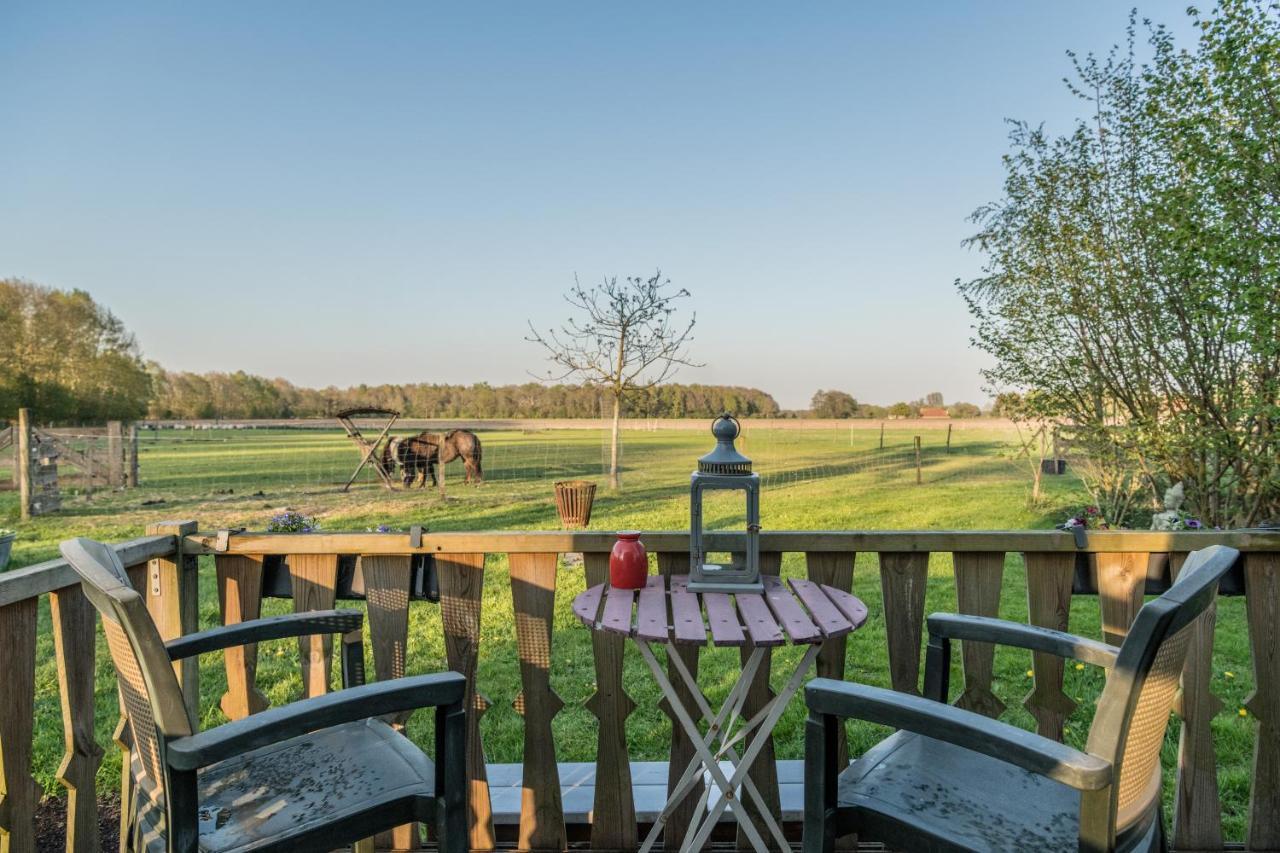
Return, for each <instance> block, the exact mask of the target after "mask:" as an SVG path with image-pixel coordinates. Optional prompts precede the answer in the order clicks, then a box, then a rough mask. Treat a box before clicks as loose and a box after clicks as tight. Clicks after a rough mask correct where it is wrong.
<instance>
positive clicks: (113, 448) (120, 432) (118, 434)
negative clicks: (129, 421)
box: [107, 421, 125, 489]
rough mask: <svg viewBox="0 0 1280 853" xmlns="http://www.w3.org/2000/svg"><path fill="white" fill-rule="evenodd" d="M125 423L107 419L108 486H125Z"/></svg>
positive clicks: (115, 487)
mask: <svg viewBox="0 0 1280 853" xmlns="http://www.w3.org/2000/svg"><path fill="white" fill-rule="evenodd" d="M124 485H125V481H124V424H122V423H120V421H107V487H108V488H111V489H120V488H124Z"/></svg>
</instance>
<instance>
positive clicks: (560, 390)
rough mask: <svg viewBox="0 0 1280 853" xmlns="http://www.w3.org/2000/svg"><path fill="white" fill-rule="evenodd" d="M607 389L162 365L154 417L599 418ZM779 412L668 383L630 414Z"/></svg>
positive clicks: (724, 389)
mask: <svg viewBox="0 0 1280 853" xmlns="http://www.w3.org/2000/svg"><path fill="white" fill-rule="evenodd" d="M601 400H602V397H601V391H600V390H599V389H596V388H591V387H585V386H581V385H543V384H541V383H537V382H527V383H525V384H523V385H487V384H485V383H478V384H475V385H435V384H428V383H415V384H409V385H357V386H354V387H351V388H332V387H330V388H300V387H298V386H296V385H294V384H293V383H291V382H288V381H286V380H284V379H266V378H264V377H261V376H253V375H251V374H248V373H243V372H238V373H177V372H171V371H166V370H156V371H155V372H154V373H153V374H152V394H151V400H150V404H149V406H148V412H147V414H148V416H149V417H152V418H322V417H331V416H332V415H333V414H334V412H338V411H341V410H343V409H350V408H356V407H362V406H373V407H377V408H384V409H395V410H396V411H398V412H400V413H401V414H403V415H404V416H405V417H410V418H598V417H600V416H601V414H602V412H603V411H604V409H602V402H601ZM725 411H729V412H734V413H735V414H737V415H738V417H776V416H778V415H779V414H780V409H779V407H778V403H777V401H775V400H774V399H773V397H772V396H770V395H769V394H766V393H765V392H764V391H761V390H759V389H756V388H737V387H730V386H724V385H677V384H671V385H662V386H660V387H657V388H652V389H650V390H648V391H646V392H642V393H639V394H637V395H636V396H635V397H634V398H633V399H632V400H630V401H629V403H628V406H627V411H626V416H627V417H641V418H643V417H652V418H704V417H714V416H715V415H718V414H720V413H721V412H725Z"/></svg>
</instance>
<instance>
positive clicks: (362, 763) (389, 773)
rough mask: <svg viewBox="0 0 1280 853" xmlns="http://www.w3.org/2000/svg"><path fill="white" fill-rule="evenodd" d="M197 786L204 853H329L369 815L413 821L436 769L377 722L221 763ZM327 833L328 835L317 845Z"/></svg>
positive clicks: (152, 813)
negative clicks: (308, 852)
mask: <svg viewBox="0 0 1280 853" xmlns="http://www.w3.org/2000/svg"><path fill="white" fill-rule="evenodd" d="M139 769H140V768H139ZM197 784H198V786H199V811H198V816H199V821H200V850H201V851H204V853H241V851H250V850H255V851H256V850H259V849H271V850H294V849H300V848H301V849H311V848H313V847H314V848H315V849H319V850H328V849H332V848H334V847H339V846H341V845H342V844H343V843H348V842H350V841H354V840H356V839H357V838H358V837H359V835H357V836H356V837H354V838H350V839H344V838H341V837H339V836H340V835H341V834H342V831H343V830H342V823H343V822H344V821H348V820H352V819H358V818H359V817H360V815H362V814H364V813H366V812H370V811H375V810H377V811H379V812H383V810H384V808H385V807H387V806H388V805H390V804H394V803H395V802H397V801H399V802H402V803H403V804H404V812H403V820H401V821H399V822H407V821H409V820H412V819H413V818H414V812H415V811H420V809H416V808H415V806H416V805H417V804H418V803H419V802H420V801H422V800H424V799H429V798H431V797H432V796H434V791H435V766H434V764H433V763H432V761H431V759H429V758H427V756H426V755H424V754H423V753H422V750H420V749H418V747H416V746H415V745H414V744H413V743H412V742H411V741H410V740H409V739H408V738H406V737H404V736H403V735H401V734H400V733H399V732H397V731H396V730H395V729H393V728H391V727H390V726H389V725H387V724H386V723H384V722H383V721H381V720H378V719H371V720H361V721H359V722H354V723H346V724H343V725H339V726H334V727H332V728H329V729H324V730H322V731H319V732H313V733H311V734H308V735H304V736H302V737H297V738H293V739H291V740H286V741H282V742H280V743H276V744H271V745H270V746H265V747H262V748H260V749H256V750H254V751H252V752H248V753H246V754H244V755H242V756H238V757H236V758H231V759H228V760H226V761H222V762H219V763H218V764H214V765H212V766H211V767H208V768H206V769H205V770H202V771H200V774H199V776H198V782H197ZM392 808H393V809H394V806H392ZM147 811H149V812H150V814H149V815H144V816H143V820H144V825H146V824H153V825H154V822H155V819H156V818H159V815H158V814H157V813H156V811H155V810H154V809H149V810H147ZM160 819H161V820H162V818H160ZM321 827H324V828H325V830H324V832H325V835H324V836H323V837H322V838H321V839H316V838H315V837H314V833H316V832H317V830H319V829H320V828H321ZM382 828H388V829H389V828H390V826H386V827H382ZM308 834H312V836H313V837H312V838H309V839H308V838H305V836H307V835H308ZM144 837H147V838H155V837H156V836H155V835H154V834H152V833H144ZM316 841H327V843H322V844H318V845H317V844H316V843H315V842H316ZM148 846H150V845H148Z"/></svg>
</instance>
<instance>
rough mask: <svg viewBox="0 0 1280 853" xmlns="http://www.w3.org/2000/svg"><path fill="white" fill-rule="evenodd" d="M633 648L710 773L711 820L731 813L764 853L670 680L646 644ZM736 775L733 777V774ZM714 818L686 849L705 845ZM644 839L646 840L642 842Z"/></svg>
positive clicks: (765, 849) (743, 684)
mask: <svg viewBox="0 0 1280 853" xmlns="http://www.w3.org/2000/svg"><path fill="white" fill-rule="evenodd" d="M636 646H637V647H639V649H640V656H641V657H643V658H644V660H645V663H647V664H648V665H649V669H650V670H651V671H652V672H653V677H654V680H656V681H657V682H658V687H659V688H660V689H661V690H662V692H663V695H665V696H666V697H667V701H668V702H670V703H671V711H672V713H674V714H675V715H676V719H677V720H679V721H680V725H681V726H682V727H683V728H684V730H685V733H686V734H688V736H689V739H690V740H691V741H693V746H694V750H695V751H696V757H695V759H694V760H695V761H701V763H702V765H703V767H705V768H706V771H707V772H708V773H710V774H711V778H712V779H713V780H714V781H715V783H716V787H717V788H719V789H720V793H721V796H720V802H718V803H717V804H716V807H715V808H714V809H712V813H713V814H714V815H715V818H714V819H718V818H719V816H720V815H721V814H722V813H723V812H724V810H725V809H726V808H729V809H732V810H733V815H734V817H735V818H737V820H738V825H739V826H741V827H742V831H743V832H744V833H746V835H747V840H749V841H750V842H751V846H752V847H754V848H755V849H756V850H757V851H759V853H768V849H769V848H768V847H767V846H766V845H765V843H764V839H763V838H761V837H760V833H759V831H758V830H757V829H756V827H755V824H754V823H752V822H751V820H750V819H749V817H748V816H747V814H746V812H745V810H744V809H743V807H742V803H741V802H740V801H739V800H738V797H737V796H736V794H735V793H734V788H733V786H731V785H730V784H729V780H728V778H726V777H725V775H724V771H722V770H721V769H720V764H719V762H717V761H716V759H715V756H713V755H712V754H711V752H710V750H708V749H707V745H706V743H704V742H703V739H702V733H701V732H700V731H698V727H697V725H695V724H694V722H693V719H692V718H691V717H690V716H689V712H688V711H687V710H686V709H685V707H684V705H683V704H681V702H680V697H679V696H678V695H677V694H676V691H675V688H674V687H673V686H672V684H671V681H670V680H669V679H668V678H667V674H666V673H665V672H663V671H662V667H661V666H660V665H659V664H658V659H657V658H656V657H655V656H654V654H653V650H652V649H651V648H650V647H649V644H648V642H647V641H643V640H637V641H636ZM746 686H749V685H747V684H746V682H740V683H739V684H737V685H735V687H734V690H738V689H745V687H746ZM735 775H736V774H735ZM714 819H713V818H711V817H710V815H708V819H707V820H704V821H703V823H702V825H701V826H700V827H699V829H698V832H697V838H695V839H694V843H693V845H692V846H691V848H690V849H693V850H700V849H701V848H702V845H703V844H704V843H705V842H706V838H707V836H708V835H710V832H711V830H710V828H709V827H710V826H711V825H712V824H713V823H714ZM646 840H647V839H646Z"/></svg>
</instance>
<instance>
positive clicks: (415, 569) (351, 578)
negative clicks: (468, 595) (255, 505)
mask: <svg viewBox="0 0 1280 853" xmlns="http://www.w3.org/2000/svg"><path fill="white" fill-rule="evenodd" d="M411 559H412V566H411V571H410V575H409V598H410V600H414V601H439V600H440V584H439V582H438V579H437V577H436V567H435V561H434V560H433V559H432V558H431V555H430V554H414V555H413V556H412V558H411ZM262 595H263V597H264V598H293V576H292V575H291V574H290V572H289V558H288V557H286V556H285V555H283V554H268V555H266V556H265V557H263V558H262ZM337 597H338V598H339V599H342V600H347V601H362V600H363V599H364V597H365V584H364V571H363V566H362V565H361V561H360V558H359V557H358V556H357V555H355V554H341V555H339V556H338V590H337Z"/></svg>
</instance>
